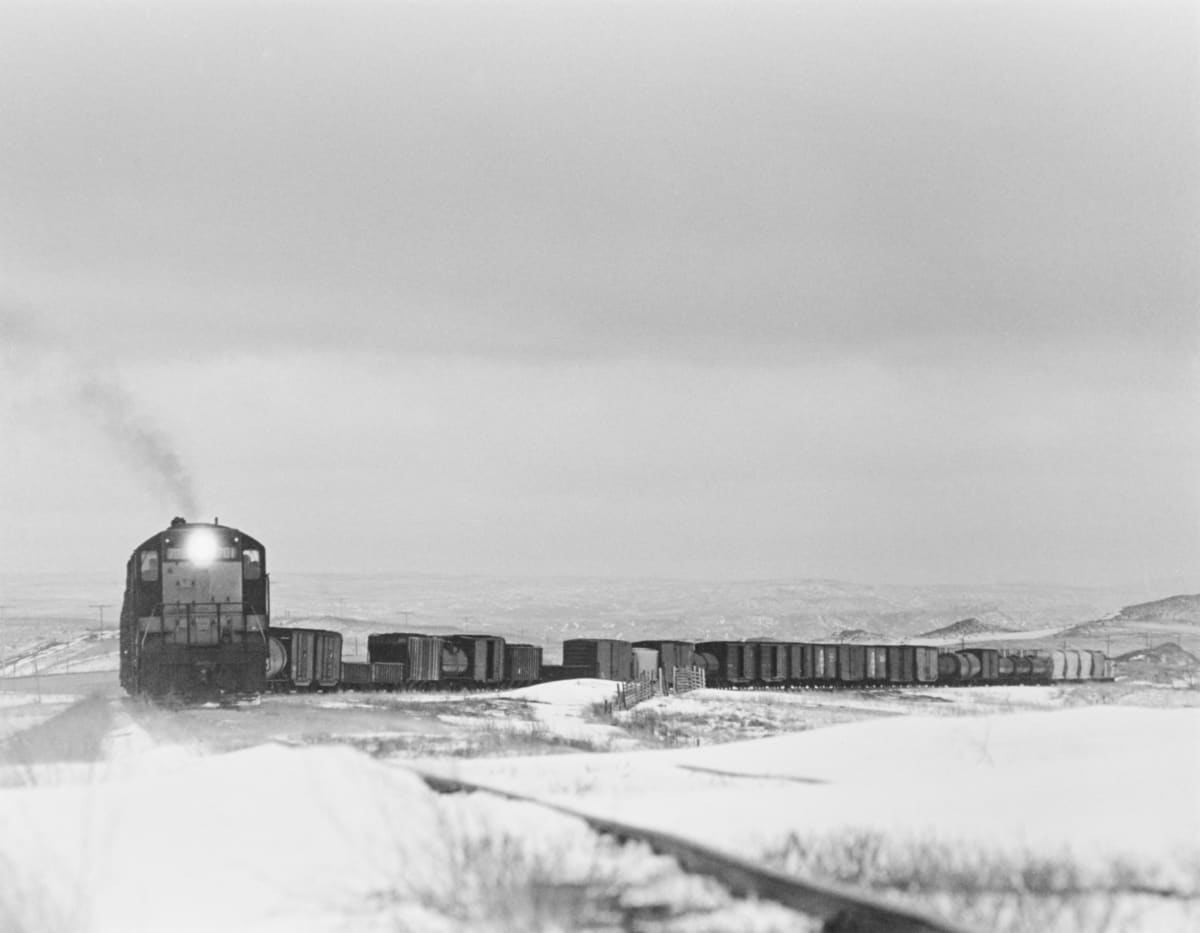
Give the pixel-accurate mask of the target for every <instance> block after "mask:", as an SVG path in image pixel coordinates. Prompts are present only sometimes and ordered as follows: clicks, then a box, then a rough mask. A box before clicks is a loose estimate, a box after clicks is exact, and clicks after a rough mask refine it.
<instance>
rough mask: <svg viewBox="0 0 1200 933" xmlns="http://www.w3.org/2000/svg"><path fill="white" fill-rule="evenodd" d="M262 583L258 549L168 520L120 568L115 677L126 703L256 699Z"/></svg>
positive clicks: (266, 607)
mask: <svg viewBox="0 0 1200 933" xmlns="http://www.w3.org/2000/svg"><path fill="white" fill-rule="evenodd" d="M269 626H270V582H269V578H268V575H267V554H266V549H265V548H264V547H263V546H262V544H261V542H259V541H258V540H257V539H255V538H253V537H251V536H250V535H248V534H246V533H245V532H243V531H240V530H238V529H237V528H231V527H228V526H226V525H221V524H218V523H217V522H216V521H214V522H213V523H212V524H211V525H210V524H201V523H196V522H189V521H187V520H186V519H183V518H175V519H173V520H172V521H171V524H170V527H168V528H167V529H165V530H164V531H160V532H158V533H157V534H155V535H153V536H152V537H150V538H147V539H146V540H145V541H143V542H142V543H141V544H140V545H139V546H138V547H137V548H136V549H135V550H134V552H133V554H132V555H131V556H130V558H129V562H128V563H127V564H126V568H125V594H124V599H123V600H122V603H121V626H120V654H121V662H120V678H121V686H122V687H124V688H125V690H126V691H127V692H128V693H129V694H130V695H132V696H138V695H150V696H166V695H177V696H181V697H197V696H221V695H239V694H256V693H261V692H262V691H263V690H264V689H265V688H266V672H267V655H268V637H269V635H268V632H269Z"/></svg>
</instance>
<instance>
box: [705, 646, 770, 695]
mask: <svg viewBox="0 0 1200 933" xmlns="http://www.w3.org/2000/svg"><path fill="white" fill-rule="evenodd" d="M756 648H757V646H756V645H754V644H752V643H750V642H744V641H706V642H702V643H701V644H699V645H697V646H696V656H697V660H698V662H699V663H698V666H700V667H703V668H704V669H705V674H706V675H707V680H708V683H709V684H710V685H722V684H729V685H732V686H745V685H747V684H751V683H753V682H754V681H755V679H756V678H757V677H758V664H757V656H758V652H757V650H756Z"/></svg>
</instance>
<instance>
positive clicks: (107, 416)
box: [79, 374, 196, 518]
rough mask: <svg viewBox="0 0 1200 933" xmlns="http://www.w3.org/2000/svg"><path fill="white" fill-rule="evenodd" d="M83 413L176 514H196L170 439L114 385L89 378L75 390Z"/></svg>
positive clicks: (189, 481) (186, 476)
mask: <svg viewBox="0 0 1200 933" xmlns="http://www.w3.org/2000/svg"><path fill="white" fill-rule="evenodd" d="M79 398H80V399H81V401H82V404H83V406H84V409H85V411H87V412H88V413H90V414H92V415H95V416H96V418H97V421H96V426H97V427H99V428H100V430H101V431H102V432H103V433H104V435H105V437H106V438H107V439H108V441H109V442H110V443H111V444H112V445H113V446H114V447H115V448H116V449H117V451H118V452H120V453H121V455H122V456H123V457H124V458H125V459H126V460H127V461H128V462H129V463H130V464H132V465H135V466H136V467H138V468H139V469H141V470H143V471H144V472H145V473H147V474H148V475H149V476H150V477H151V478H152V479H154V480H155V482H157V484H158V485H159V487H160V488H161V490H162V492H163V493H164V494H165V495H166V496H168V497H169V498H170V499H171V501H172V503H173V504H174V506H175V507H176V508H177V509H180V510H182V511H181V513H180V514H183V515H187V516H188V517H189V518H190V517H192V516H194V515H195V514H196V497H195V494H194V492H193V490H192V477H191V475H190V474H189V473H188V471H187V468H186V467H185V466H184V465H183V460H182V459H181V458H180V456H179V454H178V453H176V452H175V449H174V447H173V446H172V445H171V442H170V439H169V438H168V437H167V436H166V434H165V433H163V432H162V431H160V430H159V429H158V428H156V427H154V426H153V425H151V424H149V423H148V422H147V421H146V418H145V416H144V415H142V414H141V413H140V412H138V410H137V407H136V405H135V404H134V401H133V399H132V398H131V397H130V395H129V393H128V392H126V391H125V390H124V389H123V388H121V387H120V386H119V385H117V384H116V383H114V382H111V381H108V380H105V379H102V378H101V377H100V376H99V375H96V374H89V375H87V376H86V377H85V378H84V381H83V383H82V384H81V385H80V387H79Z"/></svg>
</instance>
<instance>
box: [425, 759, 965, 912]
mask: <svg viewBox="0 0 1200 933" xmlns="http://www.w3.org/2000/svg"><path fill="white" fill-rule="evenodd" d="M410 770H411V771H412V772H413V773H414V774H415V775H416V776H417V777H419V778H420V779H421V780H422V781H424V782H425V784H426V785H427V786H428V787H429V788H430V789H432V790H434V791H436V792H438V793H442V794H458V793H482V794H491V795H493V796H496V797H503V798H506V799H508V800H517V801H521V802H523V803H532V804H536V805H537V806H540V807H545V808H546V809H548V810H553V811H554V812H556V813H561V814H564V815H566V816H573V817H575V818H577V819H580V820H583V821H584V822H585V823H587V824H588V826H590V827H591V828H592V829H593V830H595V831H596V832H598V833H601V834H603V835H606V836H612V837H614V838H616V839H618V840H620V841H622V842H624V841H627V840H632V841H637V842H643V843H645V844H646V845H648V846H649V847H650V848H651V850H653V851H654V852H656V853H658V854H659V855H665V856H670V857H672V858H674V859H675V860H676V861H677V862H678V863H679V865H680V866H681V867H682V868H683V869H684V870H685V871H688V872H691V873H693V874H697V875H705V876H707V877H709V878H713V879H714V880H716V881H717V882H719V883H720V884H722V885H724V886H725V887H726V888H728V889H729V891H730V892H732V893H733V894H735V895H738V896H743V897H745V896H750V895H753V896H757V897H759V898H762V899H763V900H770V901H774V902H775V903H777V904H781V905H782V906H784V907H787V908H789V909H791V910H795V911H797V912H799V913H803V914H807V915H808V916H815V917H820V918H821V919H822V920H823V921H824V926H823V928H822V929H823V930H824V931H825V933H977V931H974V930H972V929H970V928H968V927H964V926H961V925H959V924H956V923H952V922H950V921H948V920H944V919H942V918H940V917H936V916H934V915H933V914H929V913H925V912H924V911H920V910H917V909H914V908H910V907H903V906H899V905H896V904H890V903H888V902H886V901H884V900H882V899H881V898H879V897H877V896H875V895H873V894H869V893H867V892H864V891H857V890H855V889H853V888H849V887H845V886H842V885H832V884H827V883H825V882H820V881H813V880H811V879H806V878H800V877H797V876H795V875H788V874H784V873H783V872H778V871H773V870H771V869H769V868H765V867H763V866H762V865H757V864H755V863H754V862H751V861H747V860H746V859H742V858H739V857H737V856H734V855H730V854H728V853H726V852H720V851H718V850H717V849H713V848H711V847H709V846H706V845H701V844H700V843H698V842H693V841H692V840H689V839H684V838H682V837H680V836H676V835H674V834H672V833H666V832H662V831H660V830H656V829H647V828H645V827H641V826H633V825H631V824H629V823H622V822H619V821H617V820H610V819H607V818H605V817H599V816H594V815H592V814H589V813H584V812H582V811H580V810H576V809H574V808H573V807H568V806H564V805H562V804H558V803H552V802H550V801H546V800H540V799H538V798H537V797H531V796H528V795H526V794H519V793H516V792H514V791H509V790H503V789H501V788H497V787H490V786H488V785H486V784H479V783H476V782H474V781H465V780H462V779H460V778H448V777H443V776H442V775H439V774H432V773H430V772H427V771H423V770H421V769H418V768H411V769H410Z"/></svg>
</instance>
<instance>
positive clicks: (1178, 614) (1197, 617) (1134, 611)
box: [1063, 595, 1200, 637]
mask: <svg viewBox="0 0 1200 933" xmlns="http://www.w3.org/2000/svg"><path fill="white" fill-rule="evenodd" d="M1179 622H1182V623H1183V624H1184V625H1196V626H1200V595H1190V596H1189V595H1185V596H1168V597H1167V598H1166V599H1156V600H1154V601H1153V602H1149V603H1138V604H1136V605H1133V606H1126V607H1125V608H1124V609H1122V610H1121V611H1120V612H1118V613H1116V614H1115V615H1111V616H1105V617H1104V618H1103V619H1096V620H1095V621H1092V622H1081V623H1080V624H1079V625H1076V626H1074V627H1072V628H1069V629H1067V630H1066V631H1065V632H1063V636H1064V637H1072V636H1081V635H1104V634H1108V633H1111V632H1112V631H1113V630H1114V629H1122V628H1125V627H1126V626H1134V627H1135V628H1136V627H1137V626H1138V625H1145V624H1147V623H1159V624H1161V623H1179Z"/></svg>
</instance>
